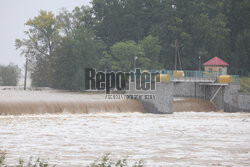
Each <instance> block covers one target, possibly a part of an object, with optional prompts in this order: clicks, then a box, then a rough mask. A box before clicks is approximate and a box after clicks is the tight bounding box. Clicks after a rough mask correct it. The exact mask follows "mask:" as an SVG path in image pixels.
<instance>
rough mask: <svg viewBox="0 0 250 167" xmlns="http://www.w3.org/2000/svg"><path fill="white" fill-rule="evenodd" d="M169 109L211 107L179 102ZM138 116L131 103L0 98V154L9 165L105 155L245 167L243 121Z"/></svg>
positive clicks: (235, 117) (1, 94) (36, 95)
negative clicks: (20, 160) (22, 161)
mask: <svg viewBox="0 0 250 167" xmlns="http://www.w3.org/2000/svg"><path fill="white" fill-rule="evenodd" d="M197 102H198V103H197ZM203 107H205V108H203ZM174 109H175V110H176V111H190V110H193V111H196V110H197V111H211V110H212V109H213V106H211V104H210V103H207V102H205V101H202V100H200V101H196V100H195V99H188V100H185V99H182V98H181V99H177V100H176V101H175V102H174ZM143 111H144V110H143V107H142V105H141V104H140V103H138V102H137V101H130V100H115V101H110V100H105V99H104V96H103V95H101V96H100V95H91V94H85V95H84V94H78V93H66V92H58V91H11V90H0V150H2V151H6V152H7V156H6V157H7V159H6V161H7V163H8V164H10V165H14V164H15V163H16V162H17V161H18V159H19V158H23V159H25V160H27V159H29V157H39V158H42V159H45V160H48V162H49V164H51V165H56V166H59V167H60V166H65V167H66V166H73V167H74V166H87V165H89V164H90V163H92V162H93V161H94V160H96V159H97V158H98V157H101V156H102V155H104V154H106V153H111V155H112V156H113V157H114V158H120V157H126V156H128V159H130V160H131V163H132V161H138V160H141V159H142V160H144V162H146V165H147V166H195V165H196V166H220V165H222V166H250V158H249V157H250V142H249V141H250V113H222V112H175V113H174V114H168V115H160V114H147V113H143ZM73 113H74V114H73Z"/></svg>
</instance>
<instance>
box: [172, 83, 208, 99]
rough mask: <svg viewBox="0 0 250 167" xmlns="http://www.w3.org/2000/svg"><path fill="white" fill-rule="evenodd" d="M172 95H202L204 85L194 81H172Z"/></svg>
mask: <svg viewBox="0 0 250 167" xmlns="http://www.w3.org/2000/svg"><path fill="white" fill-rule="evenodd" d="M174 96H177V97H200V98H202V97H204V86H200V85H199V84H198V83H195V82H176V83H174Z"/></svg>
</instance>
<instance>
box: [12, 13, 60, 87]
mask: <svg viewBox="0 0 250 167" xmlns="http://www.w3.org/2000/svg"><path fill="white" fill-rule="evenodd" d="M25 25H27V26H29V27H30V28H29V29H28V31H25V32H24V33H25V35H26V38H25V39H22V40H20V39H16V47H17V49H19V48H22V53H23V54H26V56H28V57H29V58H33V62H34V63H35V66H34V69H33V71H32V74H31V77H32V79H33V83H36V84H38V85H39V86H48V85H49V80H50V76H49V74H50V73H51V64H50V62H51V61H52V59H53V55H54V51H55V48H56V46H57V45H58V43H59V42H60V35H59V29H60V24H58V22H57V21H56V18H55V16H54V14H53V13H52V12H46V11H43V10H41V11H40V12H39V15H38V16H37V17H34V18H33V19H29V20H28V21H27V22H26V23H25ZM40 81H42V82H40Z"/></svg>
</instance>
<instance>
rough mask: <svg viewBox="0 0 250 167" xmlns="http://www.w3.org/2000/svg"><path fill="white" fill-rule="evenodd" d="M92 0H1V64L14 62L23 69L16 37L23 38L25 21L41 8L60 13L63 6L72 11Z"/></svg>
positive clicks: (22, 60)
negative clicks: (16, 45) (17, 49)
mask: <svg viewBox="0 0 250 167" xmlns="http://www.w3.org/2000/svg"><path fill="white" fill-rule="evenodd" d="M90 1H91V0H0V23H1V24H0V39H1V40H0V41H1V43H0V64H5V65H7V64H9V63H10V62H13V63H15V64H18V66H19V67H20V68H22V69H23V64H24V62H25V59H24V57H23V56H20V52H19V51H16V50H15V46H14V44H15V39H16V38H23V37H24V33H23V31H24V30H26V29H27V26H25V25H24V23H25V22H26V21H27V20H28V19H29V18H33V17H34V16H37V15H38V12H39V10H41V9H43V10H47V11H52V12H53V13H54V14H58V12H59V10H60V9H61V8H63V7H64V8H66V9H67V10H69V11H71V10H73V9H74V7H75V6H82V5H89V2H90Z"/></svg>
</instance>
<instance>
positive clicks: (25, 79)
mask: <svg viewBox="0 0 250 167" xmlns="http://www.w3.org/2000/svg"><path fill="white" fill-rule="evenodd" d="M27 68H28V58H27V57H26V63H25V75H24V90H26V82H27Z"/></svg>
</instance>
